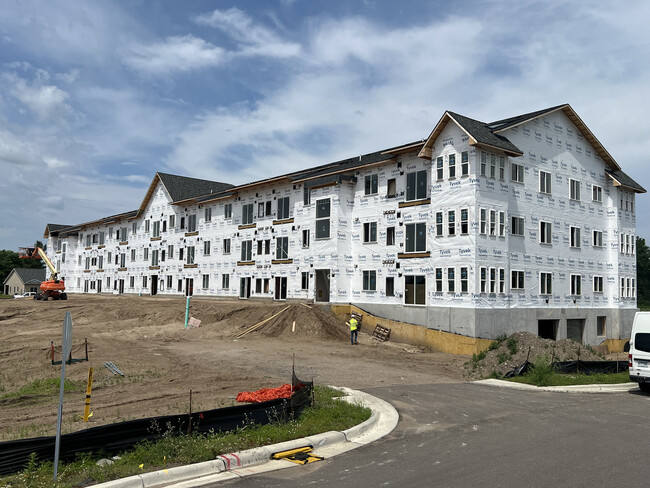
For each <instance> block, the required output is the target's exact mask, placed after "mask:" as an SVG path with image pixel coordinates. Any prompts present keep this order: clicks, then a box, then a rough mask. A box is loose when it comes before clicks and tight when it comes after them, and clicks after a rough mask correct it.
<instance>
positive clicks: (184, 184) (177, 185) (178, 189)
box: [158, 173, 234, 202]
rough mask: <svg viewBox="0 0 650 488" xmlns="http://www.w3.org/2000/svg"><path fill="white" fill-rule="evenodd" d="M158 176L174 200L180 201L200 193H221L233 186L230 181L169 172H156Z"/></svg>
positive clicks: (200, 194) (197, 195)
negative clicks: (202, 178) (225, 181)
mask: <svg viewBox="0 0 650 488" xmlns="http://www.w3.org/2000/svg"><path fill="white" fill-rule="evenodd" d="M158 176H159V177H160V181H162V184H163V185H165V188H166V189H167V192H168V193H169V196H170V197H171V199H172V201H174V202H180V201H183V200H187V199H189V198H196V197H200V196H202V195H208V194H215V193H221V192H223V191H225V190H227V189H229V188H232V187H233V186H234V185H231V184H230V183H221V182H219V181H210V180H201V179H199V178H189V177H187V176H178V175H171V174H169V173H158Z"/></svg>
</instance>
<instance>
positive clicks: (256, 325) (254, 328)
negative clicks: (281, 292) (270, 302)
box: [236, 305, 291, 339]
mask: <svg viewBox="0 0 650 488" xmlns="http://www.w3.org/2000/svg"><path fill="white" fill-rule="evenodd" d="M289 307H291V305H287V306H286V307H285V308H283V309H282V310H280V311H279V312H278V313H276V314H274V315H271V316H270V317H269V318H268V319H264V320H262V321H261V322H258V323H257V324H255V325H253V326H251V327H249V328H248V329H246V330H245V331H244V332H242V333H241V334H238V335H237V336H236V337H237V339H239V338H241V337H244V336H245V335H246V334H248V333H250V332H253V331H254V330H256V329H259V328H260V327H262V326H263V325H264V324H265V323H267V322H268V321H269V320H271V319H272V318H274V317H277V316H278V315H280V314H281V313H282V312H284V311H285V310H286V309H287V308H289Z"/></svg>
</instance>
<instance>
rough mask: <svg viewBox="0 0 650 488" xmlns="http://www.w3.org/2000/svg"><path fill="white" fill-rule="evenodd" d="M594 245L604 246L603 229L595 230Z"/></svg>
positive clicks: (593, 233)
mask: <svg viewBox="0 0 650 488" xmlns="http://www.w3.org/2000/svg"><path fill="white" fill-rule="evenodd" d="M592 235H593V245H594V247H603V231H601V230H595V231H593V232H592Z"/></svg>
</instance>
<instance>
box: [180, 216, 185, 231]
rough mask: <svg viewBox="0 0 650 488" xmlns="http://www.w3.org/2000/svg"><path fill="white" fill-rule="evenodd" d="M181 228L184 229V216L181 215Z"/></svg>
mask: <svg viewBox="0 0 650 488" xmlns="http://www.w3.org/2000/svg"><path fill="white" fill-rule="evenodd" d="M181 230H185V217H181Z"/></svg>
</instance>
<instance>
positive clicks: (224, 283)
mask: <svg viewBox="0 0 650 488" xmlns="http://www.w3.org/2000/svg"><path fill="white" fill-rule="evenodd" d="M228 288H230V275H229V274H222V275H221V289H222V290H227V289H228Z"/></svg>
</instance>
